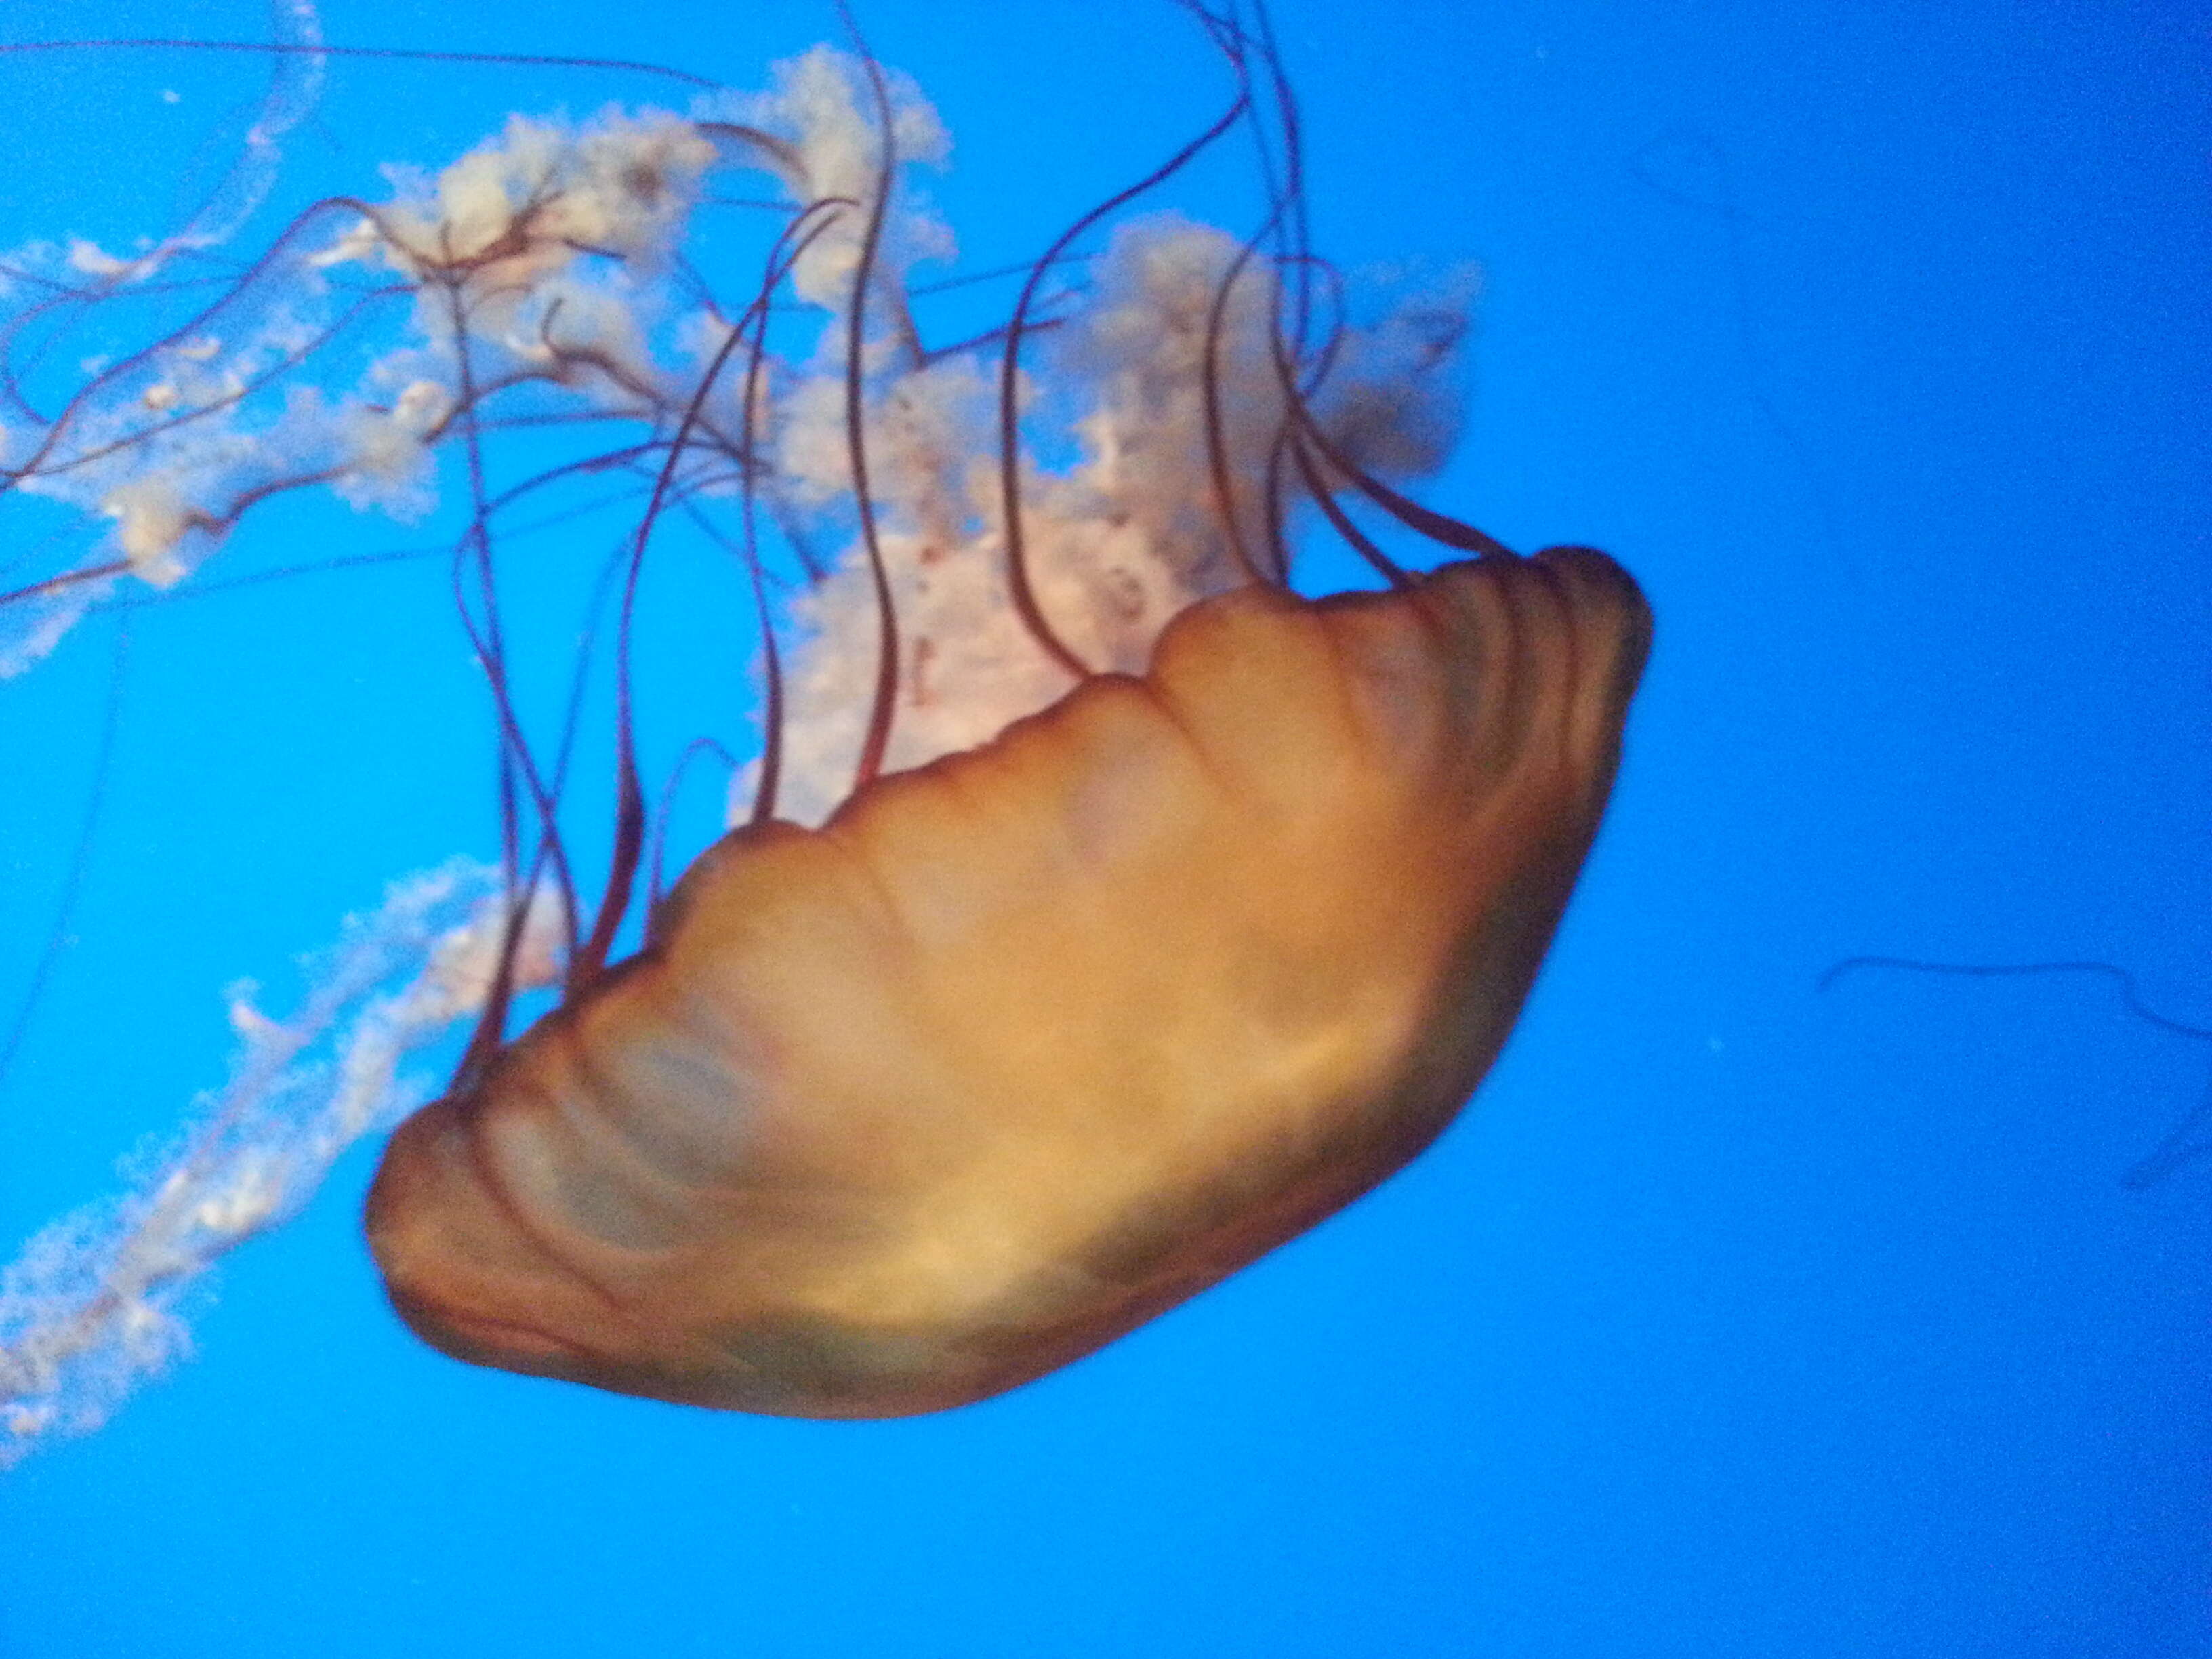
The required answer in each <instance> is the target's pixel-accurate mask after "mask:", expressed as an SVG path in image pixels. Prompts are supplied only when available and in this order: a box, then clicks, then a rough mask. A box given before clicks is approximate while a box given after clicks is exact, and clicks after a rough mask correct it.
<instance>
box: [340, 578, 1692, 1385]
mask: <svg viewBox="0 0 2212 1659" xmlns="http://www.w3.org/2000/svg"><path fill="white" fill-rule="evenodd" d="M1648 629H1649V619H1648V613H1647V611H1646V610H1645V608H1644V604H1643V601H1642V599H1641V598H1640V596H1639V595H1638V592H1637V591H1636V589H1635V587H1634V586H1633V584H1632V582H1631V581H1630V580H1628V578H1627V577H1626V575H1625V574H1623V573H1622V572H1621V571H1620V568H1619V567H1618V566H1616V565H1614V564H1613V562H1611V561H1610V560H1609V559H1607V558H1606V557H1605V556H1603V555H1601V554H1597V553H1594V552H1590V551H1589V550H1581V549H1554V550H1550V551H1547V552H1546V553H1543V554H1540V555H1538V556H1535V557H1534V558H1533V559H1529V560H1520V559H1515V558H1511V557H1509V556H1492V557H1486V558H1483V559H1479V560H1475V561H1473V562H1462V563H1456V564H1452V565H1449V566H1446V567H1444V568H1441V569H1438V570H1437V571H1435V572H1433V573H1431V574H1428V575H1426V576H1425V577H1421V578H1418V579H1415V580H1413V581H1411V582H1410V583H1409V584H1408V585H1407V586H1405V587H1404V588H1402V589H1401V590H1398V591H1395V592H1382V593H1357V594H1341V595H1338V596H1334V597H1332V598H1328V599H1320V600H1307V599H1300V598H1297V597H1296V596H1295V595H1292V594H1290V593H1287V592H1283V591H1280V590H1278V589H1274V588H1272V587H1267V586H1247V587H1244V588H1241V589H1238V590H1236V591H1234V592H1229V593H1226V594H1224V595H1220V596H1218V597H1216V598H1213V599H1208V600H1206V601H1204V602H1201V603H1200V604H1198V605H1194V606H1193V607H1192V608H1190V609H1189V610H1188V611H1184V612H1183V613H1182V615H1181V616H1180V617H1177V618H1176V620H1175V621H1174V622H1173V623H1171V624H1170V626H1169V628H1168V629H1167V630H1166V632H1165V633H1164V635H1163V636H1162V638H1161V639H1160V641H1159V643H1158V649H1157V652H1156V653H1155V655H1154V658H1153V660H1152V665H1151V667H1150V669H1149V671H1147V672H1146V673H1145V674H1144V675H1143V676H1141V677H1135V676H1127V675H1119V674H1102V675H1097V676H1095V677H1093V678H1088V679H1086V680H1085V681H1084V682H1083V683H1082V684H1079V685H1078V686H1077V687H1076V688H1075V689H1074V690H1073V691H1071V692H1070V693H1069V694H1068V695H1067V696H1066V697H1064V698H1063V699H1062V700H1060V702H1057V703H1055V704H1054V705H1053V706H1052V707H1050V708H1048V709H1046V710H1045V711H1044V712H1043V713H1042V714H1036V715H1035V716H1032V717H1030V718H1029V719H1026V720H1021V721H1018V722H1017V723H1016V724H1015V725H1013V726H1012V727H1010V728H1009V729H1008V730H1007V731H1006V732H1004V733H1002V734H1001V735H1000V736H999V737H998V738H995V739H994V740H992V741H991V742H989V743H987V744H983V745H982V746H981V747H980V748H976V749H974V750H968V751H965V752H961V753H956V754H952V755H948V756H946V757H943V758H941V759H939V760H937V761H934V762H933V763H930V764H928V765H926V766H923V767H921V768H920V769H915V770H913V771H910V772H906V773H902V774H897V775H890V776H886V777H884V778H881V779H878V780H877V781H873V782H872V783H870V784H868V785H866V787H863V788H861V789H860V790H859V791H858V792H857V793H855V794H854V796H853V797H852V798H851V799H849V800H848V801H847V802H846V803H845V805H843V806H842V807H841V808H840V809H839V810H838V811H837V812H836V814H835V815H834V816H833V817H831V818H830V819H829V822H828V823H825V824H823V826H822V827H821V828H819V829H805V828H801V827H799V826H795V825H792V824H787V823H777V822H770V823H764V824H761V825H757V826H749V827H746V828H743V829H738V830H736V831H734V832H732V834H731V835H729V836H727V837H726V838H725V839H724V840H722V841H721V842H720V843H718V844H717V845H716V846H714V848H711V849H710V850H709V851H708V853H707V854H705V855H704V856H702V858H701V859H700V860H698V862H697V863H696V865H695V866H693V867H692V869H691V870H690V872H688V873H687V874H686V875H685V876H684V878H683V880H682V882H681V884H679V885H678V888H677V889H676V890H675V891H674V893H673V894H672V895H671V900H670V902H669V905H668V907H667V908H666V910H665V914H664V915H663V916H662V918H661V919H660V921H659V926H658V936H657V938H656V939H655V940H654V942H653V944H652V945H650V946H649V947H648V948H647V950H645V951H643V952H641V954H640V955H638V956H636V957H633V958H632V959H630V961H629V962H628V963H625V964H623V966H622V967H621V968H620V969H617V970H616V971H615V972H613V973H612V974H611V975H608V976H607V977H606V978H605V979H603V980H602V981H599V983H598V984H597V985H596V986H594V987H592V988H591V989H590V990H589V991H588V992H587V993H586V994H584V995H583V996H581V997H580V998H579V999H577V1000H574V1002H573V1003H571V1004H570V1005H569V1006H567V1007H564V1008H563V1009H562V1010H560V1011H559V1012H556V1014H554V1015H552V1016H551V1017H550V1018H547V1019H545V1020H544V1022H542V1023H541V1024H538V1026H537V1027H536V1028H534V1029H533V1030H531V1031H529V1032H528V1033H527V1034H526V1035H525V1036H523V1037H522V1038H521V1039H520V1041H519V1042H516V1043H514V1044H513V1046H512V1047H511V1048H508V1049H507V1051H506V1052H505V1053H504V1054H501V1056H500V1058H499V1059H498V1060H496V1062H495V1063H494V1064H493V1065H492V1066H490V1067H489V1070H488V1071H487V1072H486V1073H485V1074H484V1075H483V1077H482V1078H481V1079H479V1080H477V1081H476V1082H475V1083H474V1084H473V1085H472V1086H470V1087H468V1088H467V1089H465V1090H464V1091H460V1092H458V1093H455V1094H453V1095H450V1096H448V1097H446V1098H444V1099H442V1100H441V1101H439V1102H437V1103H435V1104H434V1105H432V1106H430V1107H428V1108H427V1109H424V1110H423V1111H422V1112H420V1113H418V1114H417V1115H416V1116H415V1117H414V1118H412V1119H411V1120H410V1121H408V1122H407V1123H406V1124H405V1125H404V1127H402V1128H401V1129H400V1130H399V1131H398V1133H397V1135H396V1136H395V1137H394V1138H393V1139H392V1143H391V1145H390V1146H389V1148H388V1150H387V1151H386V1155H385V1158H384V1162H383V1164H382V1167H381V1169H380V1172H379V1174H378V1176H377V1179H376V1182H375V1185H374V1188H373V1190H372V1193H371V1195H370V1198H369V1201H368V1217H367V1225H368V1237H369V1241H370V1243H371V1246H372V1248H373V1249H374V1253H375V1255H376V1258H377V1261H378V1262H379V1264H380V1267H381V1268H382V1269H383V1272H384V1273H385V1276H386V1283H387V1285H388V1286H389V1289H390V1292H391V1295H392V1301H393V1304H394V1305H395V1306H396V1307H397V1308H398V1310H399V1312H400V1313H401V1314H402V1316H404V1318H405V1319H406V1320H407V1322H409V1323H410V1325H411V1326H412V1327H413V1328H415V1329H416V1331H417V1332H418V1333H419V1334H422V1336H423V1337H424V1338H425V1339H426V1340H428V1341H430V1342H431V1343H433V1344H435V1346H438V1347H441V1348H442V1349H444V1350H446V1351H447V1352H449V1353H453V1354H454V1355H457V1356H459V1357H460V1358H465V1359H469V1360H472V1361H475V1362H477V1363H479V1364H491V1365H498V1366H503V1367H506V1368H507V1369H509V1370H518V1371H524V1372H530V1373H535V1374H538V1375H543V1376H556V1377H562V1378H566V1379H568V1380H572V1381H575V1382H580V1383H592V1384H595V1385H597V1386H599V1387H601V1388H606V1389H616V1390H619V1391H622V1392H625V1393H630V1394H638V1395H652V1396H654V1397H658V1398H661V1399H666V1400H672V1401H685V1402H690V1403H693V1404H698V1405H706V1406H715V1407H731V1408H735V1409H739V1410H745V1411H754V1412H765V1413H777V1414H783V1415H792V1416H805V1417H823V1418H863V1417H890V1416H899V1415H904V1414H908V1413H918V1412H927V1411H933V1410H938V1409H941V1408H944V1407H953V1406H957V1405H961V1404H963V1403H966V1402H969V1401H975V1400H979V1399H982V1398H984V1397H987V1396H988V1395H993V1394H996V1393H999V1392H1000V1391H1002V1390H1004V1389H1009V1388H1012V1387H1014V1386H1016V1385H1018V1384H1019V1383H1024V1382H1027V1381H1030V1380H1031V1379H1033V1378H1035V1377H1037V1376H1042V1375H1043V1374H1044V1373H1046V1372H1048V1371H1050V1370H1054V1369H1055V1368H1056V1367H1058V1366H1060V1365H1063V1364H1066V1363H1068V1362H1069V1361H1071V1360H1073V1359H1075V1358H1078V1357H1079V1356H1081V1355H1083V1354H1085V1353H1087V1352H1091V1350H1093V1349H1095V1348H1097V1347H1098V1346H1101V1345H1102V1344H1103V1343H1105V1342H1108V1341H1110V1340H1113V1339H1114V1338H1115V1337H1117V1336H1120V1335H1121V1334H1124V1333H1125V1332H1127V1331H1128V1330H1130V1329H1131V1328H1133V1327H1135V1326H1137V1325H1139V1324H1140V1323H1142V1322H1144V1321H1146V1320H1147V1319H1150V1318H1152V1316H1155V1315H1157V1314H1159V1313H1161V1312H1163V1311H1164V1310H1167V1309H1168V1308H1170V1307H1172V1306H1174V1305H1175V1304H1177V1303H1179V1302H1182V1301H1183V1300H1184V1299H1186V1298H1187V1297H1190V1296H1192V1295H1194V1294H1195V1293H1196V1292H1198V1291H1201V1290H1203V1289H1205V1288H1206V1286H1208V1285H1212V1284H1213V1283H1215V1282H1216V1281H1218V1279H1222V1278H1223V1277H1225V1275H1227V1274H1229V1273H1233V1272H1234V1271H1236V1270H1237V1268H1238V1267H1243V1266H1244V1265H1245V1264H1247V1263H1248V1262H1249V1261H1253V1260H1254V1259H1255V1258H1256V1257H1258V1256H1260V1255H1263V1254H1264V1253H1266V1252H1267V1251H1268V1250H1270V1249H1273V1248H1275V1247H1276V1246H1277V1245H1279V1244H1281V1243H1285V1241H1287V1240H1288V1239H1290V1238H1291V1237H1295V1236H1297V1234H1298V1233H1300V1232H1302V1231H1304V1230H1305V1229H1307V1228H1309V1227H1310V1226H1312V1225H1314V1224H1315V1223H1316V1222H1318V1221H1319V1220H1321V1219H1322V1218H1324V1217H1325V1216H1328V1214H1330V1213H1332V1212H1334V1211H1335V1210H1337V1209H1338V1208H1340V1206H1343V1205H1345V1204H1346V1203H1348V1202H1349V1201H1351V1200H1352V1199H1354V1198H1356V1197H1358V1195H1359V1194H1362V1193H1364V1192H1365V1191H1366V1190H1368V1189H1369V1188H1371V1187H1373V1186H1374V1185H1375V1184H1376V1182H1379V1181H1381V1180H1383V1178H1384V1177H1385V1176H1389V1174H1391V1173H1392V1172H1393V1171H1394V1170H1397V1169H1398V1168H1399V1167H1400V1166H1401V1165H1402V1164H1405V1163H1406V1162H1407V1160H1408V1159H1409V1158H1412V1157H1413V1156H1414V1155H1415V1154H1416V1153H1418V1152H1419V1151H1420V1150H1421V1149H1422V1148H1423V1147H1425V1146H1427V1145H1428V1144H1429V1142H1430V1141H1431V1139H1434V1138H1435V1136H1436V1135H1437V1133H1439V1132H1440V1131H1441V1130H1442V1129H1443V1127H1445V1125H1446V1124H1448V1123H1449V1121H1451V1119H1452V1118H1453V1116H1454V1115H1455V1114H1456V1113H1457V1111H1458V1110H1459V1109H1460V1107H1461V1105H1462V1103H1463V1102H1464V1101H1465V1100H1466V1099H1467V1097H1468V1095H1469V1093H1470V1092H1471V1091H1472V1090H1473V1089H1474V1086H1475V1085H1476V1084H1477V1083H1478V1082H1479V1081H1480V1078H1481V1076H1482V1074H1483V1073H1484V1072H1485V1071H1486V1069H1487V1067H1488V1066H1489V1065H1490V1063H1491V1061H1492V1059H1493V1058H1494V1057H1495V1055H1496V1054H1497V1053H1498V1049H1499V1048H1500V1046H1501V1045H1502V1044H1503V1043H1504V1040H1505V1037H1506V1036H1507V1034H1508V1032H1509V1030H1510V1027H1511V1025H1512V1023H1513V1021H1514V1019H1515V1018H1516V1015H1517V1013H1518V1012H1519V1009H1520V1006H1521V1004H1522V1000H1523V998H1524V997H1525V995H1526V994H1527V992H1528V987H1529V985H1530V983H1531V982H1532V981H1533V980H1534V976H1535V974H1536V970H1537V969H1538V967H1539V965H1540V963H1541V959H1542V957H1543V954H1544V951H1545V949H1546V947H1547V944H1548V942H1549V940H1550V939H1551V936H1552V933H1553V927H1554V926H1555V924H1556V922H1557V921H1558V919H1559V915H1560V912H1561V909H1562V908H1563V907H1564V905H1565V902H1566V899H1567V896H1568V894H1569V891H1570V890H1571V887H1572V885H1573V883H1574V880H1575V878H1576V876H1577V872H1578V871H1579V869H1580V867H1581V865H1582V862H1583V854H1584V853H1585V850H1586V849H1587V848H1588V847H1589V842H1590V838H1591V836H1592V835H1593V833H1594V831H1595V827H1596V824H1597V822H1598V817H1599V815H1600V812H1601V809H1602V807H1603V805H1604V802H1605V799H1606V796H1607V792H1608V789H1609V787H1610V784H1611V781H1612V777H1613V769H1614V765H1615V761H1616V757H1617V755H1618V752H1619V745H1620V734H1621V728H1622V723H1623V720H1624V719H1625V717H1626V710H1627V705H1628V702H1629V698H1630V696H1631V694H1632V690H1633V688H1634V685H1635V683H1636V679H1637V677H1638V672H1639V671H1640V668H1641V665H1642V662H1643V658H1644V648H1645V644H1646V641H1647V638H1648Z"/></svg>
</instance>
